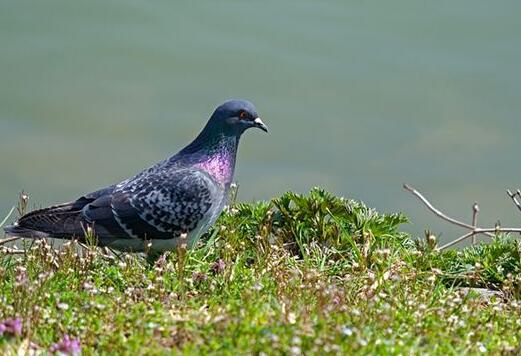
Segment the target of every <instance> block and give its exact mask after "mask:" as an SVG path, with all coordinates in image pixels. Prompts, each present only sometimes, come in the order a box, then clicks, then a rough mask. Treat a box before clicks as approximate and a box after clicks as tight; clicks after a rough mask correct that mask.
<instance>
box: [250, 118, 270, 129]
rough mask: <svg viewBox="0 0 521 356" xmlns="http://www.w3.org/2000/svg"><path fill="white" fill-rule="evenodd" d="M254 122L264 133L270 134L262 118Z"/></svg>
mask: <svg viewBox="0 0 521 356" xmlns="http://www.w3.org/2000/svg"><path fill="white" fill-rule="evenodd" d="M253 122H254V123H255V127H258V128H259V129H261V130H262V131H264V132H268V126H266V125H265V124H264V122H262V120H261V118H260V117H258V118H256V119H255V120H253Z"/></svg>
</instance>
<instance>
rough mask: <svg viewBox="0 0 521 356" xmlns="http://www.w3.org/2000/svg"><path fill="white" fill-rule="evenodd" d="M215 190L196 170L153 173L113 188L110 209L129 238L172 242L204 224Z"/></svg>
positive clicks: (210, 179)
mask: <svg viewBox="0 0 521 356" xmlns="http://www.w3.org/2000/svg"><path fill="white" fill-rule="evenodd" d="M219 190H220V189H219V186H218V184H217V183H215V182H214V181H213V179H212V178H211V177H210V176H209V175H208V174H207V173H206V172H203V171H201V170H198V169H193V168H185V169H180V170H179V169H178V170H166V171H164V170H163V171H156V172H154V173H151V174H142V175H138V176H136V177H134V178H132V179H130V180H127V181H124V182H122V183H121V184H119V185H117V186H116V188H115V189H114V192H113V194H112V201H111V209H112V213H113V214H114V218H115V219H116V221H117V222H118V223H119V224H120V225H121V227H122V228H123V229H124V230H125V231H126V232H127V233H128V235H130V236H131V237H132V238H139V239H172V238H176V237H179V236H180V235H181V234H183V233H189V232H191V231H193V230H194V229H196V227H197V226H198V225H199V224H200V223H202V222H204V220H206V219H205V218H206V215H207V213H208V212H209V210H210V209H211V207H212V204H213V203H214V202H215V197H216V196H217V195H218V194H219ZM221 194H222V192H221ZM218 200H220V199H218Z"/></svg>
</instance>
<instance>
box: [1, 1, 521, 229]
mask: <svg viewBox="0 0 521 356" xmlns="http://www.w3.org/2000/svg"><path fill="white" fill-rule="evenodd" d="M520 17H521V2H519V1H495V2H491V1H478V0H465V1H453V0H452V1H447V0H442V1H431V2H424V1H418V0H414V1H413V0H411V1H404V0H396V1H345V0H344V1H303V0H299V1H262V2H260V1H258V2H254V1H194V2H188V1H182V2H173V1H149V2H144V1H106V0H104V1H97V0H96V1H65V0H62V1H23V0H21V1H7V0H3V1H1V2H0V169H1V173H0V215H3V214H4V213H7V211H8V210H9V208H10V207H11V206H12V205H14V204H15V203H16V201H17V193H18V192H19V191H21V190H22V189H25V190H26V191H28V192H29V193H30V196H31V201H32V204H36V205H38V206H44V205H47V204H51V203H56V202H61V201H67V200H70V199H72V198H75V197H77V196H78V195H79V194H81V193H84V192H88V191H92V190H94V189H97V188H99V187H102V186H105V185H108V184H112V183H115V182H117V181H119V180H122V179H124V178H126V177H127V176H130V175H132V174H134V173H136V172H137V171H139V170H140V169H142V168H144V167H146V166H149V165H150V164H152V163H154V162H156V161H158V160H160V159H162V158H164V157H166V156H168V155H170V154H172V153H175V152H176V151H177V150H178V149H179V148H181V147H182V146H183V145H184V144H186V143H187V142H188V141H189V140H190V139H191V138H192V137H194V136H195V135H196V134H197V132H198V131H199V130H200V128H201V127H202V126H203V125H204V123H205V121H206V120H207V118H208V116H209V114H210V112H211V111H212V110H213V108H214V107H215V106H216V105H217V104H219V103H220V102H222V101H223V100H225V99H227V98H231V97H242V98H247V99H250V100H252V101H253V102H254V103H255V104H256V106H257V108H258V110H259V112H260V113H261V114H262V117H263V119H264V121H265V122H266V123H267V124H268V125H269V127H270V130H271V132H270V134H269V135H264V134H262V132H248V133H247V134H246V135H245V137H244V138H243V140H242V142H241V147H240V152H239V158H238V165H237V170H236V179H237V181H238V182H239V184H240V194H239V198H240V199H241V200H246V201H248V200H253V199H267V198H270V197H272V196H275V195H277V194H279V193H281V192H284V191H286V190H289V189H291V190H296V191H299V192H305V191H307V190H309V189H310V188H311V187H313V186H323V187H325V188H326V189H328V190H330V191H332V192H334V193H337V194H342V195H344V196H346V197H350V198H355V199H362V200H364V201H365V202H366V203H367V204H368V205H371V206H374V207H376V208H377V209H379V210H384V211H403V212H405V213H406V214H407V215H409V216H410V217H411V219H412V221H413V224H411V225H410V226H408V227H407V229H408V230H409V231H412V232H413V233H415V234H421V232H422V231H423V229H424V228H426V227H430V228H431V229H433V230H434V231H436V232H441V233H442V234H443V236H442V239H447V238H449V237H454V236H455V234H457V233H458V232H459V231H460V230H458V229H455V228H452V227H449V226H448V225H446V224H444V223H442V222H440V221H438V220H436V218H434V217H433V216H432V215H430V213H428V212H427V211H426V210H425V209H424V208H423V207H421V206H420V205H419V203H418V202H417V201H416V200H414V199H413V198H412V197H411V196H410V195H408V194H407V193H405V192H404V191H403V190H402V188H401V184H402V183H403V182H409V183H411V184H413V185H415V186H416V187H417V188H419V189H421V190H422V191H423V192H424V193H426V194H427V195H428V196H429V197H431V198H432V200H433V202H435V203H436V204H437V205H438V206H439V207H440V208H443V209H444V210H446V211H447V212H448V213H450V214H453V215H455V216H457V217H461V218H466V219H470V206H471V205H472V203H473V202H474V201H475V200H477V201H478V202H479V203H480V205H481V215H480V219H479V220H480V222H481V223H482V224H484V225H493V224H494V222H495V221H496V219H498V218H500V219H501V222H502V223H503V225H507V224H510V225H516V226H520V225H521V215H520V214H519V213H518V212H516V211H515V210H514V209H513V207H512V204H511V202H510V201H509V200H508V198H507V197H506V195H505V193H504V192H505V189H506V188H509V187H510V188H517V187H519V186H521V164H520V159H519V155H520V153H521V142H520V138H521V137H520V131H521V130H520V129H521V94H520V93H521V70H520V64H521V21H520Z"/></svg>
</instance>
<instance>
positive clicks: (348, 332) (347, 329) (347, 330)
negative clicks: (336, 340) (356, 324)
mask: <svg viewBox="0 0 521 356" xmlns="http://www.w3.org/2000/svg"><path fill="white" fill-rule="evenodd" d="M353 333H354V331H353V329H352V328H350V327H347V326H344V327H343V328H342V334H344V335H345V336H351V335H353Z"/></svg>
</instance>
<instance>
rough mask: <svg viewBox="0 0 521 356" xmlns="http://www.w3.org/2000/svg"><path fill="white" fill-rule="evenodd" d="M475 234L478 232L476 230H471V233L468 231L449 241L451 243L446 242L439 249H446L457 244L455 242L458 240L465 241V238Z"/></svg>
mask: <svg viewBox="0 0 521 356" xmlns="http://www.w3.org/2000/svg"><path fill="white" fill-rule="evenodd" d="M475 234H476V233H475V232H474V231H471V232H469V233H466V234H465V235H462V236H460V237H458V238H457V239H456V240H454V241H451V242H449V243H446V244H445V245H443V246H440V247H438V250H445V249H446V248H447V247H451V246H452V245H455V244H457V243H458V242H460V241H463V240H465V239H467V238H469V237H470V236H473V235H475Z"/></svg>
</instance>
